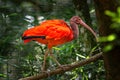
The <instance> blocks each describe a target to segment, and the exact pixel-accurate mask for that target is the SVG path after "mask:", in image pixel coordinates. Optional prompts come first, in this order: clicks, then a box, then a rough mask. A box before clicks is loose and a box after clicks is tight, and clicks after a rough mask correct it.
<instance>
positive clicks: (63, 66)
mask: <svg viewBox="0 0 120 80" xmlns="http://www.w3.org/2000/svg"><path fill="white" fill-rule="evenodd" d="M65 67H67V65H60V66H58V67H57V68H58V69H59V68H61V69H62V70H63V71H65Z"/></svg>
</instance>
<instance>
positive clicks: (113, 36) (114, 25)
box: [99, 7, 120, 51]
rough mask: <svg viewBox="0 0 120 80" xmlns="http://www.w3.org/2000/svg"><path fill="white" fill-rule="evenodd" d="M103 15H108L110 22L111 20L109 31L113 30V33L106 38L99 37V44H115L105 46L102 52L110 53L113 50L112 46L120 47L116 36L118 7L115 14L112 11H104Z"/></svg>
mask: <svg viewBox="0 0 120 80" xmlns="http://www.w3.org/2000/svg"><path fill="white" fill-rule="evenodd" d="M105 14H106V15H108V16H109V17H110V18H111V20H112V22H113V23H112V24H111V26H110V28H111V29H113V30H115V31H116V32H115V33H112V34H110V35H109V36H107V37H100V39H99V40H100V42H113V41H114V42H115V43H114V44H111V43H110V44H108V45H107V46H105V47H104V49H103V50H104V51H110V50H112V49H113V48H114V46H116V44H117V45H120V44H119V43H120V41H119V36H118V35H117V34H119V33H118V32H119V31H120V7H118V8H117V11H116V12H112V11H109V10H107V11H105Z"/></svg>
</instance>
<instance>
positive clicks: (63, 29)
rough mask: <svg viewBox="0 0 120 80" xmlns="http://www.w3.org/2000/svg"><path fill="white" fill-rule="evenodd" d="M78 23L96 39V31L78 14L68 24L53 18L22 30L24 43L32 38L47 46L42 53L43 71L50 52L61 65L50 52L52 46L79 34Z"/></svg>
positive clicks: (70, 39)
mask: <svg viewBox="0 0 120 80" xmlns="http://www.w3.org/2000/svg"><path fill="white" fill-rule="evenodd" d="M78 24H80V25H82V26H83V27H85V28H86V29H88V30H89V31H90V32H91V33H92V34H93V35H94V36H95V38H96V40H97V36H96V33H95V32H94V31H93V30H92V28H90V27H89V26H88V25H87V24H86V23H85V22H83V20H82V19H81V18H80V17H79V16H73V17H72V18H71V19H70V26H69V25H68V24H67V23H66V22H65V21H64V20H59V19H53V20H46V21H44V22H42V23H41V24H40V25H38V26H35V27H34V28H30V29H28V30H26V31H24V33H23V35H22V39H23V40H24V43H27V42H30V41H32V40H34V41H37V42H39V43H42V44H46V45H47V47H48V49H47V50H46V52H45V55H44V62H43V69H42V70H43V71H44V70H45V65H46V57H47V56H48V54H50V56H51V57H52V58H53V60H54V61H55V62H56V63H57V64H58V66H61V64H60V63H59V62H58V61H57V60H56V58H55V57H54V56H53V54H52V51H51V50H52V47H53V46H57V45H61V44H64V43H66V42H70V41H72V40H74V39H76V38H77V37H78V36H79V30H78Z"/></svg>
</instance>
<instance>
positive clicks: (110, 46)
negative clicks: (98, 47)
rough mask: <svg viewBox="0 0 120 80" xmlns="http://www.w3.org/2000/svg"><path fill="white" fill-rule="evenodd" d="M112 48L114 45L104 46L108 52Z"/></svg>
mask: <svg viewBox="0 0 120 80" xmlns="http://www.w3.org/2000/svg"><path fill="white" fill-rule="evenodd" d="M112 48H113V45H111V44H108V45H106V46H105V47H104V48H103V51H105V52H108V51H110V50H112Z"/></svg>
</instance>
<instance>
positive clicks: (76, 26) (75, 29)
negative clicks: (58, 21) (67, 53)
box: [70, 22, 79, 38]
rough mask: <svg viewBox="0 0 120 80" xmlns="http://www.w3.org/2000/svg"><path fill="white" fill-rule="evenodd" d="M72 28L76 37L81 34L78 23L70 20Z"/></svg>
mask: <svg viewBox="0 0 120 80" xmlns="http://www.w3.org/2000/svg"><path fill="white" fill-rule="evenodd" d="M70 26H71V29H72V31H73V35H74V38H78V36H79V29H78V25H77V24H76V23H74V22H70Z"/></svg>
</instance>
